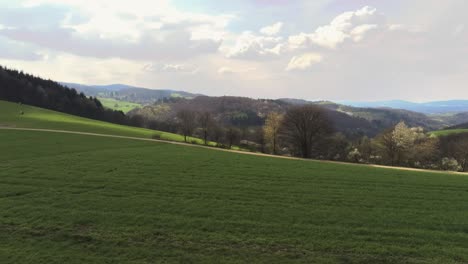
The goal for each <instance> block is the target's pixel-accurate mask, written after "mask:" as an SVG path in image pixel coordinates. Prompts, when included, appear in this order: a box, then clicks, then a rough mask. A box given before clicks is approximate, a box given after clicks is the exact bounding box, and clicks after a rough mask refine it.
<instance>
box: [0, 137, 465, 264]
mask: <svg viewBox="0 0 468 264" xmlns="http://www.w3.org/2000/svg"><path fill="white" fill-rule="evenodd" d="M52 135H53V136H52ZM0 149H1V150H2V151H0V160H1V161H2V162H0V263H27V262H29V263H65V262H66V263H84V262H86V263H130V262H131V263H154V262H166V263H173V262H177V263H180V262H182V263H191V262H195V263H207V262H215V263H219V262H242V263H252V262H257V263H259V262H264V263H272V262H273V263H284V262H304V263H408V262H411V263H467V262H468V248H467V247H466V245H468V222H467V219H468V202H467V201H468V177H466V176H463V175H451V174H443V173H427V172H409V171H399V170H390V169H382V168H370V167H366V166H357V165H337V164H327V163H320V162H313V161H310V162H304V161H295V160H282V159H275V158H267V157H255V156H247V155H241V154H234V153H227V152H219V151H214V150H209V149H199V148H189V147H184V146H177V145H171V144H164V143H148V142H138V141H132V140H125V139H112V138H99V137H93V136H82V135H67V134H50V133H46V132H26V131H0Z"/></svg>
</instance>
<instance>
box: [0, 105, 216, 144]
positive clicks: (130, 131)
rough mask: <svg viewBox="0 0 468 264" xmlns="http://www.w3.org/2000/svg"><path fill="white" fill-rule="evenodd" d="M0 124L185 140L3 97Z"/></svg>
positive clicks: (201, 142) (175, 136)
mask: <svg viewBox="0 0 468 264" xmlns="http://www.w3.org/2000/svg"><path fill="white" fill-rule="evenodd" d="M21 112H23V114H20V113H21ZM0 126H7V127H19V128H39V129H55V130H65V131H77V132H87V133H100V134H110V135H118V136H128V137H141V138H154V137H156V138H158V139H162V140H169V141H177V142H183V141H184V137H183V136H182V135H179V134H174V133H168V132H163V131H157V130H151V129H145V128H139V127H130V126H123V125H117V124H112V123H108V122H102V121H98V120H93V119H88V118H83V117H78V116H74V115H69V114H64V113H60V112H56V111H51V110H48V109H43V108H39V107H34V106H29V105H24V104H17V103H12V102H6V101H2V100H0ZM188 141H189V142H195V143H196V144H203V140H201V139H198V138H193V137H189V138H188ZM210 145H214V143H213V142H210Z"/></svg>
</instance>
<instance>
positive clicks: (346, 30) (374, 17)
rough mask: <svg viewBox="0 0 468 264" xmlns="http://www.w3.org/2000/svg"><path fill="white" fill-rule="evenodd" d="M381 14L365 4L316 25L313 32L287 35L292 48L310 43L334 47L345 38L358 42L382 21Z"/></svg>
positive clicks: (306, 45)
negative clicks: (319, 25) (328, 22)
mask: <svg viewBox="0 0 468 264" xmlns="http://www.w3.org/2000/svg"><path fill="white" fill-rule="evenodd" d="M383 22H384V21H383V17H382V15H380V14H378V13H377V9H375V8H372V7H369V6H365V7H363V8H361V9H358V10H356V11H350V12H344V13H342V14H341V15H338V16H337V17H335V18H334V19H333V20H332V21H331V23H330V24H328V25H325V26H321V27H318V28H317V29H316V30H315V32H313V33H300V34H298V35H293V36H290V37H289V40H288V42H289V46H290V48H292V49H297V48H301V47H302V48H304V47H308V46H310V45H312V44H315V45H318V46H320V47H325V48H329V49H335V48H336V47H337V46H338V45H339V44H341V43H343V42H345V41H346V40H347V39H350V38H351V39H352V40H354V41H355V42H359V41H361V40H362V39H363V37H364V35H365V34H366V33H367V32H368V31H369V30H371V29H375V28H377V27H378V24H380V23H383Z"/></svg>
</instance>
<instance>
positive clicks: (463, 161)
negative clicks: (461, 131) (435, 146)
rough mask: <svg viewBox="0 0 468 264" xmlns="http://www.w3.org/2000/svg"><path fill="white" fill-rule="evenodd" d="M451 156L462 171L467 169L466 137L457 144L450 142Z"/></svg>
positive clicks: (467, 140)
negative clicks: (451, 145)
mask: <svg viewBox="0 0 468 264" xmlns="http://www.w3.org/2000/svg"><path fill="white" fill-rule="evenodd" d="M452 144H454V145H453V147H452V148H453V156H454V158H455V159H457V161H458V163H459V164H460V166H461V169H462V171H466V170H467V169H468V137H466V136H464V137H461V138H460V139H459V141H458V142H452Z"/></svg>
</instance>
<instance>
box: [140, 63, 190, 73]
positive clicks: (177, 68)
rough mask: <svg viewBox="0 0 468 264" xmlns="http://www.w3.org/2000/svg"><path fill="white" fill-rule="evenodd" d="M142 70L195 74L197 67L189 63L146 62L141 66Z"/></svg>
mask: <svg viewBox="0 0 468 264" xmlns="http://www.w3.org/2000/svg"><path fill="white" fill-rule="evenodd" d="M143 70H144V71H147V72H154V73H163V72H167V73H189V74H195V73H196V72H197V71H198V68H197V67H196V66H194V65H190V64H174V63H167V64H164V63H148V64H145V65H144V66H143Z"/></svg>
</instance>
